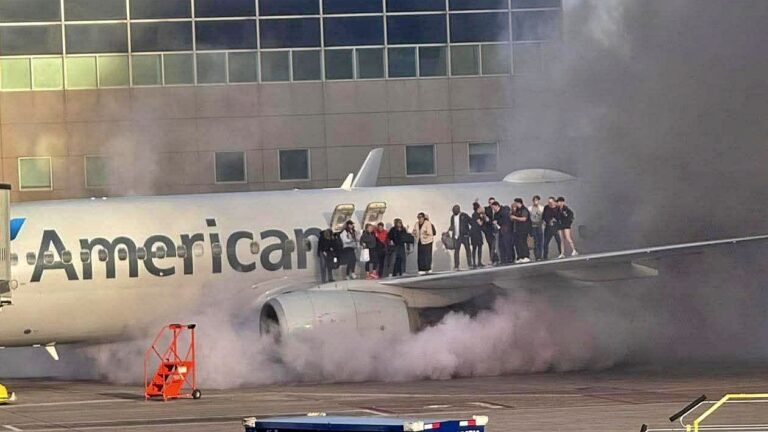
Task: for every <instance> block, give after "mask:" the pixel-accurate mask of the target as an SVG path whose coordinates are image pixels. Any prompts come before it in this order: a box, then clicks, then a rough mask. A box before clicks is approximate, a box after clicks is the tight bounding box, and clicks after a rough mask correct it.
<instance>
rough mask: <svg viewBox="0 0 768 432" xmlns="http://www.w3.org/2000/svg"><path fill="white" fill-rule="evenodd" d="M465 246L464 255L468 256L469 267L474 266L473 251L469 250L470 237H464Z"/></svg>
mask: <svg viewBox="0 0 768 432" xmlns="http://www.w3.org/2000/svg"><path fill="white" fill-rule="evenodd" d="M462 243H463V244H464V255H466V256H467V267H471V266H472V251H471V250H470V249H469V237H464V239H463V240H462Z"/></svg>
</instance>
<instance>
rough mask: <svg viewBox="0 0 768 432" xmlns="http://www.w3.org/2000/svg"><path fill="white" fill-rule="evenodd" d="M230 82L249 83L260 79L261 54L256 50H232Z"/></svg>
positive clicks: (230, 54) (230, 55)
mask: <svg viewBox="0 0 768 432" xmlns="http://www.w3.org/2000/svg"><path fill="white" fill-rule="evenodd" d="M228 55H229V82H230V83H247V82H256V81H258V80H259V55H258V54H257V53H255V52H231V53H229V54H228Z"/></svg>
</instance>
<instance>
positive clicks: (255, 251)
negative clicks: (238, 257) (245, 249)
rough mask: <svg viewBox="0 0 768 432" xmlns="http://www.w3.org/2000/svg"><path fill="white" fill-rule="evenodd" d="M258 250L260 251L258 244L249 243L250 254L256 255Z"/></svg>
mask: <svg viewBox="0 0 768 432" xmlns="http://www.w3.org/2000/svg"><path fill="white" fill-rule="evenodd" d="M260 250H261V246H259V242H257V241H252V242H251V253H252V254H254V255H258V254H259V251H260Z"/></svg>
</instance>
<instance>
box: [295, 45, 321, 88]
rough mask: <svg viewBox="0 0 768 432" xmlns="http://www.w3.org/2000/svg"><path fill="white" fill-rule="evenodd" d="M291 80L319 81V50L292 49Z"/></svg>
mask: <svg viewBox="0 0 768 432" xmlns="http://www.w3.org/2000/svg"><path fill="white" fill-rule="evenodd" d="M291 55H292V56H293V59H292V63H293V80H294V81H319V80H320V79H321V78H322V76H321V75H322V71H321V67H320V50H309V51H293V52H292V53H291Z"/></svg>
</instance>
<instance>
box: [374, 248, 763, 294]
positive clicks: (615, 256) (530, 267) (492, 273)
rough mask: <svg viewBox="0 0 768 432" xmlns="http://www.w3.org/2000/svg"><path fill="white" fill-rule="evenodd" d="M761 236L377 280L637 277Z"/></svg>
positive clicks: (449, 282) (454, 283)
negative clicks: (663, 263)
mask: <svg viewBox="0 0 768 432" xmlns="http://www.w3.org/2000/svg"><path fill="white" fill-rule="evenodd" d="M764 240H768V235H759V236H752V237H740V238H731V239H724V240H713V241H705V242H697V243H684V244H676V245H667V246H657V247H648V248H643V249H633V250H625V251H617V252H605V253H596V254H587V255H579V256H576V257H569V258H563V259H553V260H548V261H539V262H533V263H528V264H515V265H510V266H502V267H489V268H484V269H478V270H467V271H460V272H441V273H435V274H431V275H427V276H418V277H405V278H399V279H392V280H386V281H381V283H382V284H383V285H390V286H399V287H403V288H413V289H455V288H472V287H480V286H489V285H499V283H500V282H501V281H508V280H514V279H525V278H530V277H540V276H558V277H561V278H565V279H569V280H573V281H581V282H609V281H618V280H627V279H638V278H643V277H651V276H656V275H657V274H658V272H657V271H656V269H655V268H654V267H652V266H649V265H648V264H649V263H652V262H653V261H654V260H658V259H661V258H667V257H671V256H680V255H687V254H693V253H699V252H703V251H705V250H707V249H714V248H718V247H727V246H728V245H735V244H740V243H746V242H756V241H764Z"/></svg>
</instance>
